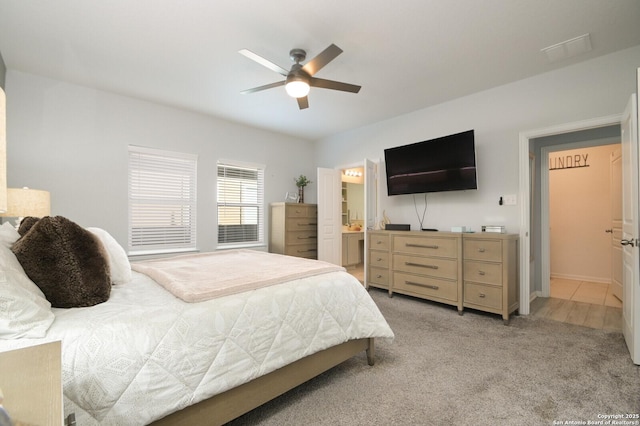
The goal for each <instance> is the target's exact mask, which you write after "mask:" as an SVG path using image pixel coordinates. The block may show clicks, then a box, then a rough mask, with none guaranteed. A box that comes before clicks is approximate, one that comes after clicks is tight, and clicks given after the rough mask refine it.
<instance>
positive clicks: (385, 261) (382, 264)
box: [369, 250, 389, 268]
mask: <svg viewBox="0 0 640 426" xmlns="http://www.w3.org/2000/svg"><path fill="white" fill-rule="evenodd" d="M369 265H370V266H372V267H379V268H388V267H389V252H386V251H376V250H370V251H369Z"/></svg>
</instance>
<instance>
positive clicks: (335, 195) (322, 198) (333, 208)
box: [318, 168, 342, 265]
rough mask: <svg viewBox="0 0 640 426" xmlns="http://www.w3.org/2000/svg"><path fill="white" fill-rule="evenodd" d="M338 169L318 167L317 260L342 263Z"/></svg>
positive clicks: (340, 187) (340, 185) (340, 201)
mask: <svg viewBox="0 0 640 426" xmlns="http://www.w3.org/2000/svg"><path fill="white" fill-rule="evenodd" d="M341 215H342V184H341V181H340V170H334V169H323V168H318V260H323V261H325V262H329V263H333V264H336V265H342V222H341V220H340V219H341Z"/></svg>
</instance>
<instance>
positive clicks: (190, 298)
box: [131, 250, 344, 302]
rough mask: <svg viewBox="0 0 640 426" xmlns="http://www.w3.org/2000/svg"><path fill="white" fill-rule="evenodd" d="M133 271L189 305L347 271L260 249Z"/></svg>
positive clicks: (138, 266)
mask: <svg viewBox="0 0 640 426" xmlns="http://www.w3.org/2000/svg"><path fill="white" fill-rule="evenodd" d="M131 269H133V270H134V271H137V272H141V273H143V274H145V275H148V276H149V277H151V278H153V279H154V280H155V281H156V282H158V283H159V284H160V285H162V286H163V287H164V288H165V289H167V290H168V291H170V292H171V293H173V294H174V295H175V296H176V297H179V298H180V299H182V300H184V301H185V302H201V301H203V300H209V299H213V298H216V297H222V296H227V295H230V294H235V293H241V292H243V291H248V290H254V289H257V288H261V287H266V286H270V285H274V284H279V283H282V282H285V281H290V280H293V279H297V278H304V277H309V276H312V275H319V274H323V273H326V272H333V271H340V270H344V268H343V267H341V266H337V265H334V264H331V263H327V262H321V261H318V260H311V259H303V258H299V257H292V256H283V255H279V254H273V253H266V252H262V251H256V250H225V251H217V252H212V253H202V254H194V255H184V256H176V257H171V258H165V259H155V260H147V261H142V262H134V263H132V264H131Z"/></svg>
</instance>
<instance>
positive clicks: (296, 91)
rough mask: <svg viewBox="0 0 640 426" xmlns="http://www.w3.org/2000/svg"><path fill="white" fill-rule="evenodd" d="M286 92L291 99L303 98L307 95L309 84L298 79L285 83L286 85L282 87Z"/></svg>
mask: <svg viewBox="0 0 640 426" xmlns="http://www.w3.org/2000/svg"><path fill="white" fill-rule="evenodd" d="M284 88H285V89H286V91H287V94H288V95H289V96H291V97H292V98H304V97H305V96H307V95H308V94H309V89H310V86H309V83H307V82H306V81H304V80H302V79H300V80H291V81H287V84H286V85H285V86H284Z"/></svg>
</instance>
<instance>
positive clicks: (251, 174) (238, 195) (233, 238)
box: [218, 161, 264, 246]
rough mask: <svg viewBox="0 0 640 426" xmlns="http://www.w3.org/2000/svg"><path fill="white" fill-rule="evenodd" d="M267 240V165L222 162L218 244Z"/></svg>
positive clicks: (220, 163)
mask: <svg viewBox="0 0 640 426" xmlns="http://www.w3.org/2000/svg"><path fill="white" fill-rule="evenodd" d="M263 243H264V167H263V166H253V165H242V164H239V163H235V162H229V161H221V162H218V245H219V246H225V245H226V246H230V245H245V246H246V245H260V244H263Z"/></svg>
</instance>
